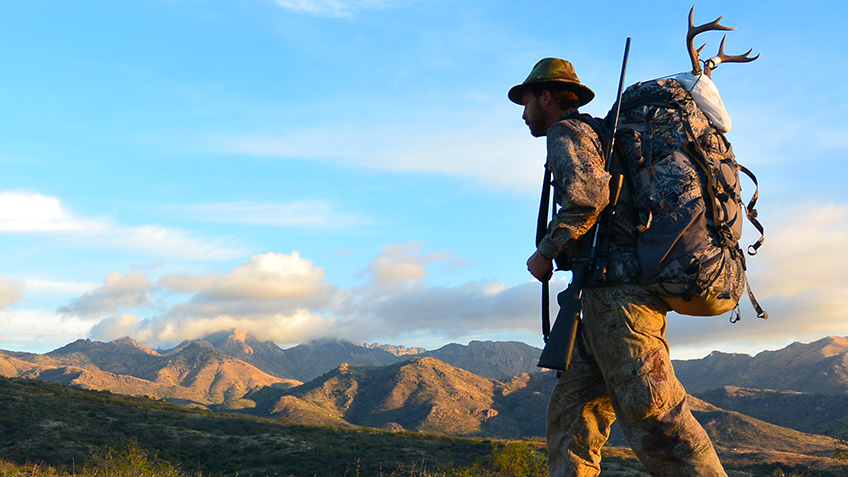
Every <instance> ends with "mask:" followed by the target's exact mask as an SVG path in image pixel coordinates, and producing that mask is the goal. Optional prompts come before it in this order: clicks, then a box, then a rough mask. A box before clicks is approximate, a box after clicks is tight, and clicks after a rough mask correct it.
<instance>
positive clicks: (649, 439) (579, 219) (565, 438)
mask: <svg viewBox="0 0 848 477" xmlns="http://www.w3.org/2000/svg"><path fill="white" fill-rule="evenodd" d="M508 96H509V99H510V100H511V101H513V102H514V103H517V104H519V105H523V106H524V115H523V118H524V121H525V122H526V123H527V126H528V127H529V128H530V133H531V134H532V135H533V136H535V137H541V136H547V150H548V154H547V163H546V167H547V168H548V169H549V170H551V171H552V172H553V187H554V200H555V201H556V203H557V204H558V205H559V207H560V209H559V211H558V212H557V213H556V214H555V215H554V217H553V220H552V221H551V223H550V225H549V226H548V229H547V232H546V234H545V236H544V238H543V239H542V240H541V242H540V243H539V245H538V247H537V249H536V251H535V252H534V253H533V255H532V256H531V257H530V259H529V260H528V261H527V268H528V270H529V271H530V273H531V274H533V276H534V277H536V278H537V279H539V280H543V279H545V278H547V277H549V276H550V275H551V274H552V273H553V269H554V260H555V259H556V261H557V264H558V265H561V268H563V267H570V266H571V264H574V266H584V265H582V263H584V262H581V261H580V260H579V259H580V258H585V257H580V256H579V255H580V254H581V253H580V252H579V251H580V250H587V249H588V248H589V247H586V246H585V244H586V241H591V240H592V239H593V235H594V234H592V233H589V232H590V230H592V228H593V226H594V225H595V223H596V222H597V221H598V216H599V215H600V214H601V212H602V211H603V209H604V208H605V207H606V206H607V204H608V202H609V195H610V191H609V182H610V175H609V174H608V173H607V172H606V171H605V170H604V169H605V168H604V162H605V158H604V153H603V147H602V143H601V139H600V138H599V136H598V131H596V129H599V130H602V125H601V124H600V122H599V121H597V120H594V119H593V118H590V117H588V116H587V115H581V114H580V113H579V112H578V108H579V107H581V106H583V105H585V104H587V103H588V102H589V101H591V100H592V99H593V98H594V93H593V92H592V90H591V89H589V88H588V87H586V86H585V85H583V84H581V83H580V80H579V79H578V78H577V74H576V73H575V72H574V67H573V66H572V65H571V63H569V62H568V61H565V60H561V59H558V58H545V59H543V60H541V61H539V62H538V63H537V64H536V66H535V67H534V68H533V70H532V71H531V72H530V75H529V76H528V77H527V79H526V80H525V81H524V82H523V83H522V84H520V85H517V86H515V87H513V88H512V89H510V91H509V95H508ZM590 123H591V124H590ZM593 126H594V127H593ZM601 133H602V134H603V131H601ZM633 217H634V210H633V206H632V205H631V199H630V197H629V192H628V188H627V185H626V181H625V185H624V188H623V190H622V194H621V199H620V200H619V203H618V205H617V206H616V216H615V222H614V224H613V229H612V237H611V240H610V250H609V261H608V263H607V266H606V269H607V274H606V278H605V279H604V281H603V282H600V283H599V282H592V281H588V283H587V284H586V286H584V290H583V293H582V305H581V306H582V317H583V318H582V324H581V327H580V331H579V333H578V337H577V343H576V346H575V352H574V357H573V358H572V362H571V366H570V367H569V369H568V371H566V372H564V373H562V374H561V375H560V376H559V378H558V381H557V384H556V387H555V388H554V391H553V393H552V394H551V398H550V403H549V405H548V415H547V446H548V464H549V469H550V475H551V476H566V475H568V476H581V477H582V476H596V475H598V474H599V473H600V462H601V447H602V446H603V444H604V443H605V442H606V440H607V438H608V437H609V430H610V425H611V424H612V423H613V421H615V420H616V419H618V421H619V423H620V425H621V429H622V431H623V433H624V435H625V437H626V438H627V441H628V442H629V443H630V446H631V447H632V449H633V451H634V452H635V453H636V456H637V457H638V458H639V460H640V461H641V462H642V463H643V464H644V465H645V467H646V468H647V469H648V471H649V472H650V473H651V474H652V475H657V476H689V475H702V476H724V475H726V474H725V473H724V470H723V469H722V466H721V463H720V462H719V460H718V456H717V455H716V453H715V450H714V449H713V446H712V444H711V442H710V439H709V436H707V434H706V432H704V430H703V428H702V427H701V426H700V424H698V422H697V421H696V420H695V418H694V417H693V416H692V413H691V411H690V410H689V406H688V404H687V402H686V392H685V391H684V389H683V386H682V385H681V384H680V382H679V381H678V380H677V378H676V377H675V375H674V370H673V369H672V366H671V359H670V358H669V350H668V343H667V342H666V341H665V339H664V335H665V326H666V323H665V315H666V312H667V311H668V307H667V305H666V304H665V302H664V301H663V300H662V299H661V298H659V297H658V296H656V295H654V294H652V293H650V292H648V291H647V290H645V289H643V288H642V287H641V286H639V284H638V277H639V265H638V260H637V257H636V237H637V232H636V225H635V223H634V222H633ZM584 253H585V252H584ZM575 258H577V259H578V260H575V261H572V259H575ZM587 275H588V274H587Z"/></svg>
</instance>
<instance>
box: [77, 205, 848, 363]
mask: <svg viewBox="0 0 848 477" xmlns="http://www.w3.org/2000/svg"><path fill="white" fill-rule="evenodd" d="M767 232H769V233H768V235H767V242H766V246H764V247H763V248H762V249H761V252H760V255H758V256H757V257H756V258H754V259H751V260H749V265H750V272H749V278H750V281H751V283H752V285H753V286H754V290H755V292H756V293H757V296H758V298H759V300H760V302H761V303H762V304H763V306H764V307H765V308H766V309H767V310H768V311H769V312H770V318H769V320H767V321H762V320H758V319H757V318H756V317H755V313H754V312H753V310H752V309H750V305H748V304H747V299H746V298H744V297H743V300H742V313H743V321H742V322H741V323H738V324H730V323H729V322H728V320H727V319H726V318H727V317H726V316H725V317H713V318H695V317H682V316H678V315H675V314H671V315H670V316H669V339H670V340H671V341H672V342H673V343H674V344H675V346H678V345H681V346H685V347H690V348H693V349H695V348H698V349H701V348H709V347H710V346H712V345H715V346H717V345H718V344H720V343H721V344H728V343H730V344H732V343H736V344H737V345H739V346H741V344H744V343H777V342H785V341H791V340H799V339H805V338H809V339H816V338H820V337H821V336H823V335H828V334H845V333H846V332H848V312H846V310H848V291H846V289H845V288H844V283H845V282H846V279H848V257H846V256H845V255H844V254H841V253H840V251H841V250H844V249H846V248H848V206H844V205H826V206H820V207H810V208H806V209H803V210H798V211H795V212H794V213H793V214H792V215H788V216H787V217H786V219H785V222H783V223H781V224H774V225H773V226H771V227H770V228H769V230H768V231H767ZM445 264H447V265H448V266H456V265H457V264H461V260H459V259H457V258H456V257H454V256H453V255H452V254H450V253H448V252H424V251H422V247H421V245H420V244H416V243H408V244H392V245H388V246H386V247H385V248H384V249H383V251H382V252H381V254H380V255H378V256H377V257H375V258H374V259H373V260H372V261H371V263H370V265H368V267H367V268H366V269H365V270H363V276H364V280H363V283H362V285H361V286H358V287H353V288H346V289H340V288H338V287H336V286H334V285H333V284H331V283H328V282H327V281H326V277H325V274H324V270H323V268H322V267H320V266H317V265H315V264H314V263H313V262H312V261H310V260H308V259H305V258H303V257H301V256H300V254H299V253H297V252H291V253H289V254H283V253H274V252H268V253H266V254H260V255H255V256H253V257H251V258H250V259H249V260H248V261H246V262H245V263H242V264H240V265H238V266H236V267H234V268H232V269H231V270H230V271H228V272H226V273H222V274H194V275H192V274H169V275H165V276H163V277H161V279H159V281H158V282H157V283H156V284H155V285H150V281H149V280H147V279H146V278H145V277H144V276H143V275H141V274H140V273H138V272H133V273H130V274H127V275H120V274H119V273H117V272H115V273H113V274H110V275H109V276H108V277H107V279H106V281H105V284H104V286H102V287H99V288H97V289H96V290H93V291H91V292H89V293H86V294H85V295H83V296H82V297H80V298H78V299H76V300H73V301H72V302H71V303H70V304H69V305H68V306H67V307H66V309H65V310H64V311H65V313H67V314H70V315H77V316H82V317H93V316H100V321H99V322H98V323H97V324H96V325H95V326H94V327H93V329H92V332H91V336H92V337H93V338H96V339H104V340H109V339H115V338H118V337H121V336H125V335H130V336H133V337H135V338H136V339H138V340H140V341H143V342H147V343H153V344H155V343H158V342H175V341H181V340H184V339H197V338H201V337H203V336H205V335H207V334H209V333H212V332H216V331H223V330H228V329H232V328H240V329H244V330H247V331H250V332H252V333H254V334H255V335H257V336H259V337H261V338H264V339H271V340H274V341H277V342H280V343H289V344H295V343H301V342H305V341H308V340H311V339H315V338H322V337H337V338H346V339H353V340H362V341H368V340H374V339H375V338H378V337H381V338H392V337H398V338H407V337H409V336H421V335H425V334H426V335H428V336H431V337H437V338H439V339H442V340H455V339H459V338H468V337H474V336H486V335H487V333H495V334H498V335H500V336H504V335H509V333H511V332H515V333H522V334H523V336H530V335H532V334H535V333H536V330H537V329H538V327H539V323H538V321H539V318H538V316H539V303H538V301H539V298H538V296H539V295H538V294H539V287H538V283H536V282H534V281H531V280H530V279H529V277H528V281H527V282H524V283H519V284H507V283H498V282H490V281H479V282H469V283H464V284H460V285H457V286H440V285H434V284H431V283H428V281H427V276H428V270H429V268H430V267H433V266H435V265H439V266H444V265H445ZM562 275H563V276H560V277H559V278H557V280H555V283H554V289H556V288H558V287H563V286H564V285H565V279H566V278H567V275H566V274H562ZM150 293H152V294H153V296H154V297H155V296H166V295H168V294H171V295H172V296H177V295H176V294H183V295H185V294H187V295H188V298H185V299H182V300H180V301H178V302H176V303H173V304H171V305H169V306H168V308H167V309H166V310H165V311H164V312H163V313H161V314H159V315H157V316H150V317H145V318H140V317H138V316H137V315H135V314H134V311H132V310H127V308H130V307H134V306H135V307H138V306H144V305H145V304H146V303H148V302H149V301H150V300H151V297H150V295H149V294H150ZM183 295H180V296H183ZM553 309H556V308H555V305H554V308H553ZM98 314H99V315H98ZM801 329H803V330H804V332H803V333H801V332H800V331H799V330H801ZM401 344H414V343H401ZM715 346H713V348H715Z"/></svg>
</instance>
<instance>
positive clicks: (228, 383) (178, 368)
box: [0, 338, 300, 404]
mask: <svg viewBox="0 0 848 477" xmlns="http://www.w3.org/2000/svg"><path fill="white" fill-rule="evenodd" d="M0 374H2V375H4V376H8V377H29V378H37V379H42V380H45V381H52V382H57V383H61V384H73V385H77V386H80V387H83V388H86V389H98V390H101V389H106V390H109V391H112V392H115V393H121V394H131V395H139V396H153V397H157V398H163V399H170V400H173V401H175V402H193V403H198V404H217V403H222V402H225V401H229V400H233V399H237V398H239V397H241V396H243V395H244V394H245V393H247V392H248V391H250V390H252V389H255V388H260V387H265V386H271V385H283V386H284V385H294V384H300V383H299V382H291V381H290V380H289V381H288V382H287V381H286V380H283V379H281V378H277V377H275V376H271V375H269V374H267V373H265V372H263V371H261V370H259V369H258V368H256V367H254V366H252V365H250V364H248V363H245V362H244V361H241V360H238V359H236V358H233V357H231V356H227V355H226V354H224V353H221V352H220V351H218V350H216V349H215V348H214V347H212V346H211V345H210V344H209V343H207V342H203V341H197V342H189V343H185V344H183V345H181V346H179V347H177V348H175V349H173V350H170V351H169V352H167V353H164V354H163V353H159V352H157V351H154V350H152V349H150V348H147V347H145V346H142V345H139V344H138V343H136V342H135V341H133V340H132V339H129V338H122V339H119V340H115V341H112V342H109V343H102V342H98V341H90V340H77V341H75V342H73V343H71V344H69V345H66V346H63V347H62V348H59V349H57V350H55V351H51V352H50V353H47V354H46V355H37V354H28V353H5V352H0Z"/></svg>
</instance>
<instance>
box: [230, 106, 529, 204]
mask: <svg viewBox="0 0 848 477" xmlns="http://www.w3.org/2000/svg"><path fill="white" fill-rule="evenodd" d="M445 116H446V117H451V115H450V114H449V113H447V112H446V113H445ZM491 117H500V118H503V117H508V118H515V121H514V122H510V123H509V124H493V123H492V120H491V119H489V118H491ZM362 123H372V122H369V121H359V122H352V123H340V124H331V125H326V124H325V125H322V126H321V127H320V128H319V129H316V130H308V129H299V130H292V131H288V132H285V133H281V134H279V135H273V136H269V135H261V134H258V135H250V134H247V135H234V136H231V137H229V138H228V139H225V140H224V141H223V144H220V145H219V146H218V147H219V148H220V150H221V151H223V152H227V153H233V154H247V155H254V156H263V157H278V158H286V159H308V160H317V161H324V162H332V163H339V164H341V165H344V166H347V167H362V168H367V169H376V170H384V171H392V172H412V173H422V172H423V173H432V174H445V175H452V176H459V177H465V178H471V179H474V180H477V181H481V182H483V183H486V184H489V185H492V186H495V187H498V188H500V189H505V190H520V191H535V190H537V189H538V188H539V186H540V184H541V176H542V172H543V170H544V169H543V165H544V162H545V143H544V141H542V140H534V139H533V138H531V137H530V134H529V133H528V132H527V129H526V128H525V127H524V126H523V124H521V121H520V110H519V109H518V108H516V110H515V111H513V115H509V114H508V113H505V112H504V113H501V112H498V114H491V115H489V117H488V118H487V117H485V116H480V117H466V118H464V119H457V118H454V120H453V121H451V122H449V123H448V122H446V121H443V120H433V121H432V122H431V124H424V123H421V121H420V119H413V118H410V119H409V121H398V122H397V123H398V124H382V125H373V124H372V125H371V126H370V127H369V128H368V129H363V128H361V127H360V126H358V124H362ZM401 124H402V125H401ZM432 124H436V125H437V126H433V125H432ZM328 130H332V131H334V133H333V134H334V140H333V141H327V140H326V137H327V131H328Z"/></svg>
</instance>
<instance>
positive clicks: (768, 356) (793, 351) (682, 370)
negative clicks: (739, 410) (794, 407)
mask: <svg viewBox="0 0 848 477" xmlns="http://www.w3.org/2000/svg"><path fill="white" fill-rule="evenodd" d="M674 371H675V373H676V374H677V377H678V378H679V379H680V381H681V382H682V383H683V385H684V387H685V388H686V391H687V392H689V393H699V392H705V391H710V390H714V389H719V388H722V387H724V386H736V387H742V388H753V389H773V390H777V391H799V392H806V393H814V394H848V338H845V337H841V336H829V337H826V338H822V339H820V340H818V341H815V342H813V343H797V342H796V343H792V344H791V345H789V346H787V347H786V348H783V349H779V350H777V351H763V352H762V353H759V354H757V355H756V356H753V357H752V356H749V355H746V354H727V353H721V352H718V351H713V352H712V353H710V355H709V356H707V357H705V358H702V359H693V360H686V361H674Z"/></svg>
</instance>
